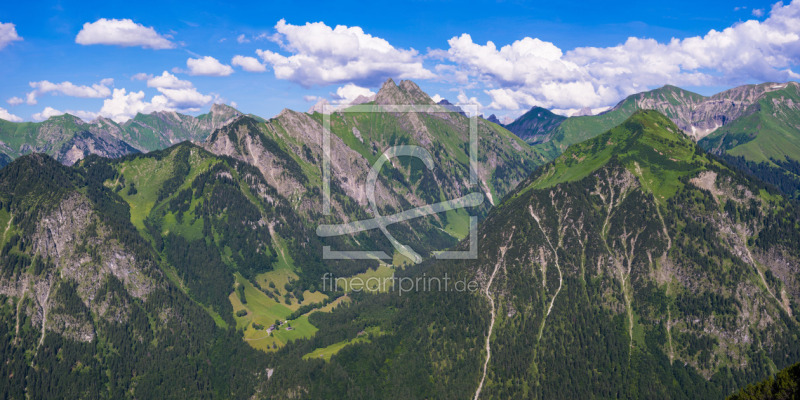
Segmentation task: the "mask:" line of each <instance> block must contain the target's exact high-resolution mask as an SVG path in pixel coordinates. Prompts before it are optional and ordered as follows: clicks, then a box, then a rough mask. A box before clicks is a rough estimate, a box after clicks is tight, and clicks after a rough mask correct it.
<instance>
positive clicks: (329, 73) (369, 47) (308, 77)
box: [257, 20, 435, 87]
mask: <svg viewBox="0 0 800 400" xmlns="http://www.w3.org/2000/svg"><path fill="white" fill-rule="evenodd" d="M275 30H276V34H275V35H274V36H271V37H270V39H271V40H273V41H275V42H277V43H279V44H280V45H281V47H282V48H283V49H284V50H285V51H287V52H289V53H291V54H290V55H288V56H287V55H282V54H279V53H276V52H273V51H269V50H260V49H259V50H257V54H258V55H259V56H260V57H261V58H262V59H263V60H264V61H265V62H266V63H268V64H270V65H271V66H272V68H273V70H274V72H275V77H276V78H278V79H286V80H290V81H293V82H296V83H299V84H301V85H303V86H305V87H310V86H313V85H328V84H338V83H346V82H352V83H356V84H359V85H363V86H376V85H378V84H379V83H380V82H381V81H383V80H385V79H386V78H389V77H393V78H399V79H429V78H433V77H434V76H435V75H434V74H433V73H432V72H431V71H429V70H428V69H426V68H425V67H424V66H423V65H422V58H421V57H420V55H419V53H418V52H417V51H416V50H414V49H398V48H395V47H394V46H392V45H391V44H390V43H389V42H388V41H386V40H384V39H382V38H379V37H375V36H372V35H370V34H367V33H365V32H364V30H363V29H361V28H360V27H357V26H353V27H347V26H344V25H337V26H336V27H335V28H331V27H329V26H327V25H325V24H324V23H322V22H314V23H306V24H305V25H291V24H287V23H286V21H285V20H280V21H278V23H277V24H276V25H275Z"/></svg>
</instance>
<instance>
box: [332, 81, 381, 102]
mask: <svg viewBox="0 0 800 400" xmlns="http://www.w3.org/2000/svg"><path fill="white" fill-rule="evenodd" d="M373 96H375V92H373V91H372V90H369V89H368V88H365V87H361V86H358V85H355V84H352V83H348V84H347V85H344V86H342V87H340V88H337V89H336V93H331V97H332V98H333V103H334V104H340V105H349V104H352V103H353V102H354V101H356V100H357V99H359V97H360V98H362V99H363V98H372V97H373Z"/></svg>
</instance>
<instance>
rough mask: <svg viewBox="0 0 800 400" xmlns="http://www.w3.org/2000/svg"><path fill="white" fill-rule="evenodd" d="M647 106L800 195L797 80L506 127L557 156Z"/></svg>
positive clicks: (651, 96) (636, 101) (680, 94)
mask: <svg viewBox="0 0 800 400" xmlns="http://www.w3.org/2000/svg"><path fill="white" fill-rule="evenodd" d="M642 109H645V110H656V111H659V112H661V113H662V114H664V115H666V116H667V117H668V118H669V119H670V120H672V122H674V123H675V124H676V125H677V126H678V127H679V128H680V129H681V130H683V131H684V132H686V133H687V134H688V135H689V136H690V137H691V138H692V139H694V140H695V141H698V142H699V144H700V146H701V147H703V148H704V149H706V150H709V151H711V152H712V153H714V154H717V155H720V156H723V157H724V158H726V160H728V161H729V162H731V163H734V164H736V165H737V166H739V167H741V168H742V169H745V170H747V171H749V172H752V173H753V174H754V175H756V176H758V177H759V178H760V179H763V180H765V181H767V182H768V183H771V184H774V185H776V186H778V187H779V188H781V189H782V190H783V191H784V192H786V193H788V194H791V195H792V196H795V197H797V196H800V163H799V162H800V85H798V83H796V82H788V83H763V84H758V85H745V86H740V87H736V88H733V89H730V90H726V91H724V92H721V93H718V94H715V95H713V96H708V97H706V96H702V95H699V94H697V93H693V92H690V91H687V90H683V89H681V88H678V87H675V86H669V85H668V86H664V87H662V88H659V89H655V90H651V91H649V92H643V93H638V94H635V95H632V96H629V97H628V98H626V99H625V100H623V101H621V102H620V103H619V104H617V105H616V106H614V107H613V108H611V109H610V110H608V111H606V112H604V113H601V114H599V115H594V116H575V117H570V118H564V117H562V116H558V115H555V114H553V113H551V112H549V111H547V110H544V109H541V108H539V107H534V108H533V109H531V110H530V111H528V112H527V113H525V114H523V115H522V116H521V117H519V118H518V119H517V120H515V121H514V122H512V123H510V124H508V125H506V128H508V129H509V130H510V131H512V132H514V133H515V134H516V135H517V136H519V137H520V138H522V139H524V140H526V141H527V142H528V143H530V144H531V145H533V146H534V148H536V149H537V150H539V151H540V152H541V153H542V154H543V155H545V156H546V157H548V158H550V159H552V158H555V157H557V156H558V155H559V154H561V153H562V152H563V151H564V150H565V149H566V148H567V146H569V145H571V144H575V143H579V142H582V141H584V140H587V139H589V138H592V137H594V136H596V135H598V134H600V133H602V132H605V131H607V130H608V129H611V128H612V127H614V126H617V125H619V124H620V123H622V122H623V121H624V120H625V119H627V118H628V117H629V116H631V115H632V114H633V113H634V112H635V111H636V110H642Z"/></svg>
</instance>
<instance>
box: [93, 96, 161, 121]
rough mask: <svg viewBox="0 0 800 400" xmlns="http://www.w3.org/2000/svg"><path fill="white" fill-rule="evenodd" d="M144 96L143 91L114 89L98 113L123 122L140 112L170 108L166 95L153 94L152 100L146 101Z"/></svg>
mask: <svg viewBox="0 0 800 400" xmlns="http://www.w3.org/2000/svg"><path fill="white" fill-rule="evenodd" d="M144 97H145V94H144V92H143V91H138V92H130V93H128V92H127V91H126V90H125V89H114V93H113V94H112V95H111V98H109V99H105V100H104V101H103V107H102V108H100V112H99V113H98V114H99V115H100V116H103V117H106V118H111V119H112V120H114V121H116V122H117V123H122V122H125V121H127V120H129V119H131V118H133V117H135V116H136V114H138V113H143V114H148V113H151V112H154V111H162V110H167V109H169V107H168V106H167V98H166V97H165V96H162V95H157V96H153V98H152V99H151V100H150V101H145V100H144Z"/></svg>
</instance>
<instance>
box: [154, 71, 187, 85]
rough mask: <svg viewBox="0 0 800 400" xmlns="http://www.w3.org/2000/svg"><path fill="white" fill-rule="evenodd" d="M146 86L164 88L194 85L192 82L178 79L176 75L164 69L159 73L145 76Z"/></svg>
mask: <svg viewBox="0 0 800 400" xmlns="http://www.w3.org/2000/svg"><path fill="white" fill-rule="evenodd" d="M147 87H151V88H165V89H188V88H191V87H194V86H193V85H192V82H189V81H186V80H182V79H179V78H178V77H177V76H175V75H172V74H170V73H169V72H167V71H164V72H163V73H162V74H161V75H158V76H154V77H149V76H148V77H147Z"/></svg>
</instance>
